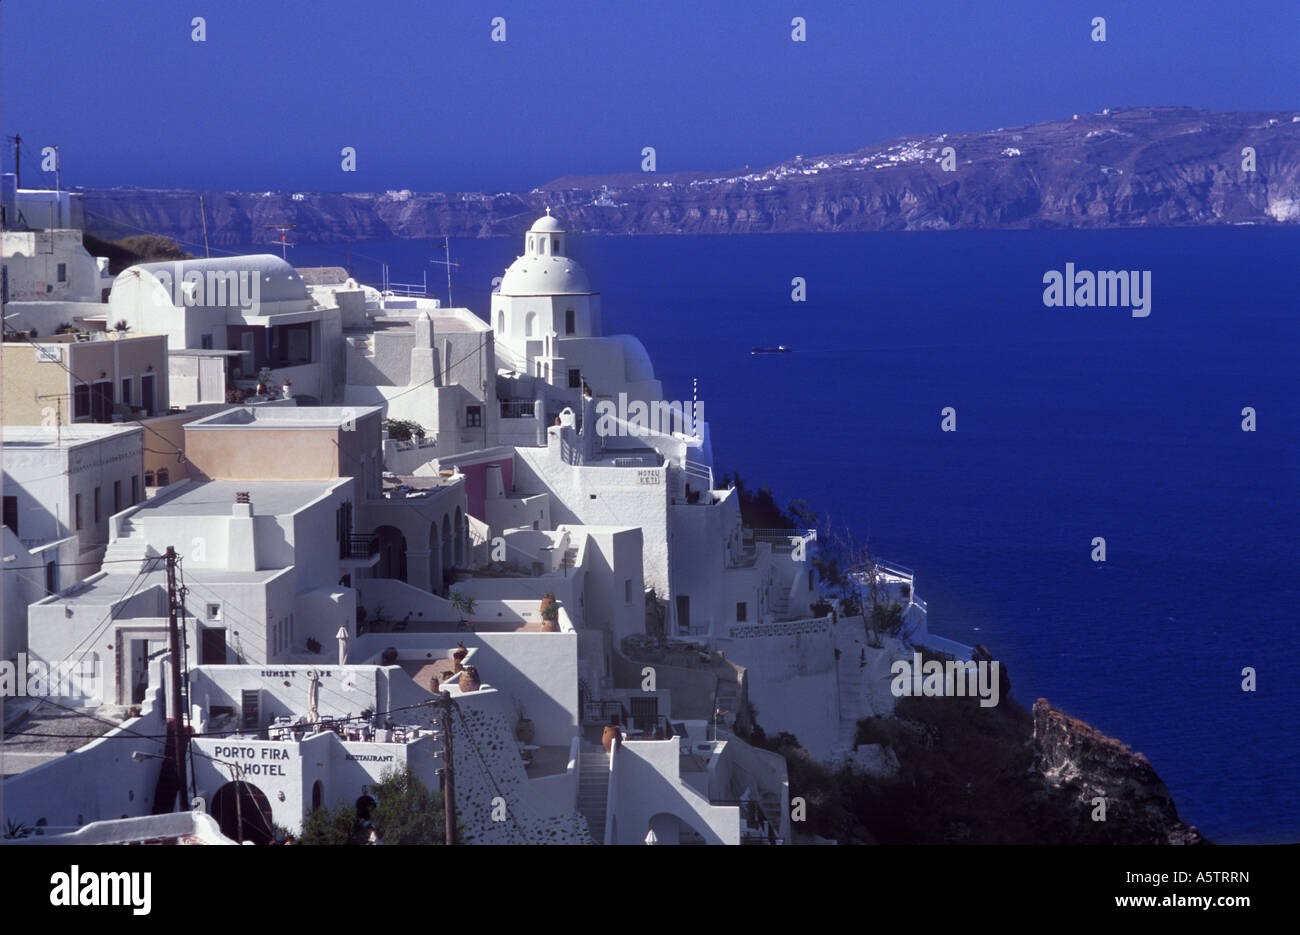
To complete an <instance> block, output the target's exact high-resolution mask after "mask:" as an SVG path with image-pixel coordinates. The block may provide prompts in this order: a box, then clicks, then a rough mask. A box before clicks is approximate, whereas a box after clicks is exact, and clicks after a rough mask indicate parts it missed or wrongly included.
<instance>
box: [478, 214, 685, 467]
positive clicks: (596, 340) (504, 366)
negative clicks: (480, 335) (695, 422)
mask: <svg viewBox="0 0 1300 935" xmlns="http://www.w3.org/2000/svg"><path fill="white" fill-rule="evenodd" d="M491 323H492V333H493V335H494V337H495V338H496V360H497V367H498V369H499V370H500V372H501V376H500V379H499V380H498V384H497V395H498V397H499V398H500V400H501V416H502V419H501V425H500V431H499V438H500V443H501V444H511V445H544V444H545V437H544V435H543V433H544V431H545V430H546V429H547V428H548V427H549V426H551V425H552V424H553V423H554V420H555V417H556V416H558V415H559V413H560V411H561V410H562V409H564V408H566V407H568V408H571V409H573V410H575V411H576V410H578V409H579V407H580V401H581V398H582V393H583V387H584V386H586V387H588V388H589V389H590V390H591V392H592V393H593V394H594V395H595V396H596V398H606V399H610V400H614V401H617V400H618V399H619V394H620V393H622V394H625V395H626V397H627V398H628V399H630V400H640V401H645V402H653V401H658V400H661V399H662V398H663V386H662V384H661V383H660V382H659V381H658V380H656V379H655V375H654V367H653V366H652V365H651V363H650V356H649V354H647V353H646V350H645V347H644V346H643V345H642V344H641V342H640V341H639V340H638V339H637V338H635V337H634V336H632V335H630V334H617V335H610V336H605V335H603V332H602V325H601V307H600V294H599V293H598V292H596V291H595V290H593V289H592V287H591V283H590V281H589V280H588V278H587V273H586V271H585V270H584V269H583V268H582V265H581V264H580V263H578V261H577V260H575V259H573V258H572V257H571V256H570V255H569V240H568V233H567V232H566V231H565V230H564V229H563V227H562V226H561V224H560V222H559V220H558V219H556V218H554V217H552V216H551V215H550V209H549V208H548V209H547V214H546V216H545V217H542V218H539V219H538V220H537V221H536V223H534V224H533V226H532V228H530V229H529V231H528V233H527V234H525V235H524V252H523V254H522V255H521V256H519V257H518V258H517V259H516V260H515V261H514V262H513V263H512V264H510V266H509V268H508V269H507V270H506V271H505V275H504V276H502V278H501V282H500V286H499V287H498V288H497V290H496V291H495V292H493V294H492V308H491Z"/></svg>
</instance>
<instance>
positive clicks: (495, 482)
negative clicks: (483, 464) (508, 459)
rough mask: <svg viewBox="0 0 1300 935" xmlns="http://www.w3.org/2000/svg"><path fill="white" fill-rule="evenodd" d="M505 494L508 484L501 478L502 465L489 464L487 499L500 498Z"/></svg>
mask: <svg viewBox="0 0 1300 935" xmlns="http://www.w3.org/2000/svg"><path fill="white" fill-rule="evenodd" d="M505 495H506V486H505V483H504V481H503V480H502V478H501V465H499V464H489V465H488V466H487V491H486V496H487V499H489V500H500V499H501V498H502V497H504V496H505Z"/></svg>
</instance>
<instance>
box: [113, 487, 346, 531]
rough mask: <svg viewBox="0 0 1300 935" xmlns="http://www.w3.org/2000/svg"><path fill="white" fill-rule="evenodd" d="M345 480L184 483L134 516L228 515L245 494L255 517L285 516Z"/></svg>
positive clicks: (152, 501) (149, 502)
mask: <svg viewBox="0 0 1300 935" xmlns="http://www.w3.org/2000/svg"><path fill="white" fill-rule="evenodd" d="M347 482H348V479H347V478H335V479H333V480H317V481H288V480H285V481H274V480H263V481H246V480H240V481H231V480H212V481H201V482H198V483H192V484H187V485H186V486H185V487H183V488H181V490H179V491H178V492H177V493H176V494H175V495H174V496H158V497H155V498H154V499H152V500H150V501H148V502H147V503H145V504H144V505H143V506H142V507H141V508H140V510H138V511H137V512H136V514H135V517H134V518H136V519H140V520H145V521H148V519H149V518H150V517H151V516H230V515H231V514H232V513H233V512H234V505H235V494H237V493H247V494H248V499H249V503H250V505H251V506H252V508H253V509H252V513H253V515H254V516H288V515H290V514H293V513H296V512H298V511H299V510H301V509H302V508H303V507H305V506H306V505H307V504H309V503H311V502H312V501H313V500H317V499H319V498H320V497H323V496H325V494H327V493H329V492H330V491H331V490H333V489H334V488H335V487H337V486H338V485H339V484H340V483H347Z"/></svg>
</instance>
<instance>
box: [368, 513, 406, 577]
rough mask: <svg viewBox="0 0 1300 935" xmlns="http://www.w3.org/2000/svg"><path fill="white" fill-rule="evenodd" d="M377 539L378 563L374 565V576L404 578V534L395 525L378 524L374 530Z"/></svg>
mask: <svg viewBox="0 0 1300 935" xmlns="http://www.w3.org/2000/svg"><path fill="white" fill-rule="evenodd" d="M375 536H376V537H378V540H379V564H378V565H376V566H375V577H376V578H396V579H397V580H399V581H405V580H406V536H404V535H402V531H401V530H400V529H398V528H397V527H395V526H380V527H379V528H378V529H376V530H375Z"/></svg>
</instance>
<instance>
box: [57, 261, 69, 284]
mask: <svg viewBox="0 0 1300 935" xmlns="http://www.w3.org/2000/svg"><path fill="white" fill-rule="evenodd" d="M67 281H68V264H67V263H60V264H59V282H67Z"/></svg>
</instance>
